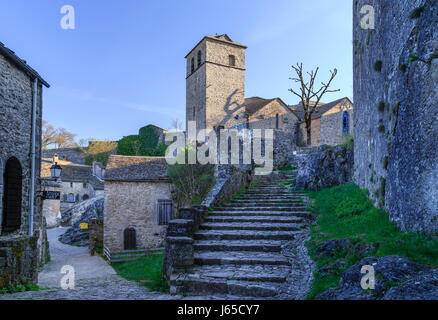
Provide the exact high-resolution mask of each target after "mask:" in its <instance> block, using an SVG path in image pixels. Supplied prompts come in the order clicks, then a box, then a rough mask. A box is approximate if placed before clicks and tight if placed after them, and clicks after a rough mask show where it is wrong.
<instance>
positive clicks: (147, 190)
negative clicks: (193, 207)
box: [104, 181, 175, 251]
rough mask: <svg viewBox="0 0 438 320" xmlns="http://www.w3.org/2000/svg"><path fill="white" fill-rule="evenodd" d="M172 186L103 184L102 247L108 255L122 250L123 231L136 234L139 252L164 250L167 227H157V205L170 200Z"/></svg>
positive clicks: (164, 184)
mask: <svg viewBox="0 0 438 320" xmlns="http://www.w3.org/2000/svg"><path fill="white" fill-rule="evenodd" d="M171 186H172V185H171V184H170V183H165V182H115V181H105V205H104V245H105V247H106V248H108V249H109V250H110V251H121V250H124V243H123V232H124V230H125V229H126V228H134V229H135V230H136V237H137V247H138V248H139V249H148V248H156V247H161V246H163V240H164V237H165V233H166V228H167V226H165V225H163V226H160V225H158V223H157V202H158V200H171V199H172V198H171ZM174 207H175V206H174ZM174 210H175V208H174Z"/></svg>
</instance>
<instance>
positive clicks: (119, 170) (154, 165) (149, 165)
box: [104, 155, 170, 182]
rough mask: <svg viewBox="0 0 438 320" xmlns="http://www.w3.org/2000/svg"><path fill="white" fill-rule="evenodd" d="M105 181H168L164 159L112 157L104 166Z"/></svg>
mask: <svg viewBox="0 0 438 320" xmlns="http://www.w3.org/2000/svg"><path fill="white" fill-rule="evenodd" d="M104 180H105V181H167V182H169V181H170V178H169V177H168V176H167V162H166V159H165V158H164V157H131V156H118V155H112V156H110V158H109V160H108V164H107V166H106V170H105V175H104Z"/></svg>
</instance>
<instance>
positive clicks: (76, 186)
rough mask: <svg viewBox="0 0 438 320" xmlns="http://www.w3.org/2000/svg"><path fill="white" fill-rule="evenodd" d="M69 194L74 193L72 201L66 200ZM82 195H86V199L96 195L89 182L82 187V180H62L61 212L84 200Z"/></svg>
mask: <svg viewBox="0 0 438 320" xmlns="http://www.w3.org/2000/svg"><path fill="white" fill-rule="evenodd" d="M69 194H73V195H74V198H75V201H74V202H69V201H68V195H69ZM66 196H67V198H66ZM84 196H87V197H88V199H90V198H93V197H95V196H96V192H95V191H94V188H93V186H92V185H91V184H90V183H86V187H85V188H84V182H69V181H62V182H61V212H62V213H64V212H65V211H67V210H69V209H70V208H71V207H73V206H75V205H76V204H78V202H82V201H84V199H83V198H84ZM66 199H67V200H66ZM76 200H78V201H76ZM85 200H86V199H85Z"/></svg>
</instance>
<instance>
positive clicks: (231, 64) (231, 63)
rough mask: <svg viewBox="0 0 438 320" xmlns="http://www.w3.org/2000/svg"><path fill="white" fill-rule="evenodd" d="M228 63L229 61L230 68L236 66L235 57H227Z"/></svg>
mask: <svg viewBox="0 0 438 320" xmlns="http://www.w3.org/2000/svg"><path fill="white" fill-rule="evenodd" d="M228 61H229V64H230V66H233V67H234V66H235V65H236V57H235V56H233V55H229V56H228Z"/></svg>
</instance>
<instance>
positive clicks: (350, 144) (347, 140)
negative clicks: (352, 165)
mask: <svg viewBox="0 0 438 320" xmlns="http://www.w3.org/2000/svg"><path fill="white" fill-rule="evenodd" d="M342 145H343V146H344V147H345V148H346V149H348V150H351V149H353V148H354V136H353V135H352V134H351V133H349V134H346V135H345V136H344V142H343V143H342Z"/></svg>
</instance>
